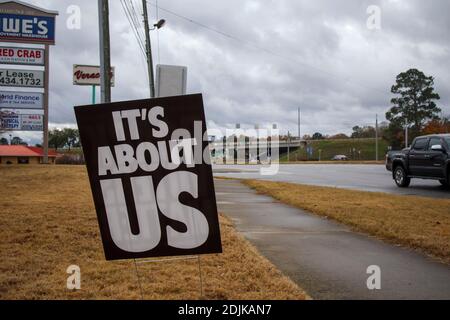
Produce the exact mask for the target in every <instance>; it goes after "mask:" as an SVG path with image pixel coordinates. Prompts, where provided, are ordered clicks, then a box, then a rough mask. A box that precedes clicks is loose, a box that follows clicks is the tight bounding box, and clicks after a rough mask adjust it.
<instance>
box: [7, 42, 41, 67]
mask: <svg viewBox="0 0 450 320" xmlns="http://www.w3.org/2000/svg"><path fill="white" fill-rule="evenodd" d="M0 64H25V65H35V66H43V65H44V50H43V49H36V48H16V47H0Z"/></svg>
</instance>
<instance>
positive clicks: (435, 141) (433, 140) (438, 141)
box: [428, 137, 442, 150]
mask: <svg viewBox="0 0 450 320" xmlns="http://www.w3.org/2000/svg"><path fill="white" fill-rule="evenodd" d="M437 144H439V145H441V146H442V141H441V138H438V137H434V138H431V139H430V143H429V144H428V150H431V147H432V146H435V145H437Z"/></svg>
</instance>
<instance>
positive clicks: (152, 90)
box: [142, 0, 155, 98]
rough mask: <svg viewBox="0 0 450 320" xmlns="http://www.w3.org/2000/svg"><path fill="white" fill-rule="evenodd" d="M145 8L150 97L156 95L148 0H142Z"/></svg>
mask: <svg viewBox="0 0 450 320" xmlns="http://www.w3.org/2000/svg"><path fill="white" fill-rule="evenodd" d="M142 8H143V10H144V31H145V51H146V54H147V68H148V81H149V86H150V98H154V97H155V78H154V76H153V58H152V44H151V41H150V26H149V24H148V9H147V1H146V0H142Z"/></svg>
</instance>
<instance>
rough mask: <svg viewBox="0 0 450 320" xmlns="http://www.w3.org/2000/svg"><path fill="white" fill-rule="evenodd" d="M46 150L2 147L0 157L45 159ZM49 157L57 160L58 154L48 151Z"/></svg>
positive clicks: (0, 147) (25, 147)
mask: <svg viewBox="0 0 450 320" xmlns="http://www.w3.org/2000/svg"><path fill="white" fill-rule="evenodd" d="M43 156H44V150H43V149H42V148H38V147H27V146H0V157H43ZM48 156H49V157H51V158H55V157H56V156H57V153H56V152H54V151H50V150H49V151H48Z"/></svg>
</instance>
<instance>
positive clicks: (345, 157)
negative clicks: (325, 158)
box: [331, 154, 348, 161]
mask: <svg viewBox="0 0 450 320" xmlns="http://www.w3.org/2000/svg"><path fill="white" fill-rule="evenodd" d="M331 160H333V161H347V160H348V158H347V156H344V155H343V154H338V155H336V156H334V157H333V158H331Z"/></svg>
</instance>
